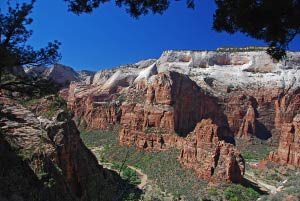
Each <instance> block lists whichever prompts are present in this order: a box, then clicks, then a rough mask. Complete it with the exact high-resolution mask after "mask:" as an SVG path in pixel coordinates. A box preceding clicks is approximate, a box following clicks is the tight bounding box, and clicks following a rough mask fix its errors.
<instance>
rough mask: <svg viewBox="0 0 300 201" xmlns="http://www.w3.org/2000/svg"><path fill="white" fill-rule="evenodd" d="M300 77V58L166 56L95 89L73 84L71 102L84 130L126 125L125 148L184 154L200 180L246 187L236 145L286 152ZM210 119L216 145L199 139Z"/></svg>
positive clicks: (100, 80)
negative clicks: (251, 143)
mask: <svg viewBox="0 0 300 201" xmlns="http://www.w3.org/2000/svg"><path fill="white" fill-rule="evenodd" d="M141 63H143V65H141ZM299 69H300V53H298V52H287V58H286V59H285V60H282V61H276V60H273V59H271V58H270V57H269V55H267V54H266V53H265V52H262V51H257V52H234V53H232V52H213V51H165V52H164V53H163V54H162V56H161V57H160V58H159V59H158V60H151V62H150V61H148V60H147V61H145V62H140V63H139V64H133V65H126V66H121V67H119V68H116V69H112V70H105V71H100V72H98V73H96V75H95V77H94V80H93V84H90V85H86V84H83V83H72V84H71V85H70V88H69V92H68V96H67V97H66V99H67V100H68V106H69V108H70V109H72V110H73V111H74V115H75V119H76V120H77V124H78V125H81V126H84V127H86V128H88V129H98V128H100V129H103V128H108V127H109V126H111V125H115V124H121V129H120V133H119V142H120V143H121V144H124V145H130V146H137V147H139V148H141V149H146V150H149V151H152V150H164V149H167V148H169V147H177V148H179V149H181V150H182V153H181V155H180V157H179V160H180V161H181V162H182V164H183V166H184V167H186V168H190V169H194V170H195V172H196V173H197V175H198V176H199V177H201V178H204V179H206V180H215V179H217V178H221V177H224V181H231V182H239V181H240V180H241V177H242V175H243V171H244V166H243V163H244V162H243V159H242V157H241V156H240V154H239V152H238V150H236V149H235V148H234V144H235V142H234V137H237V138H245V139H247V140H252V139H255V138H258V139H261V140H269V141H270V142H271V143H272V144H273V145H278V144H279V147H280V146H281V145H280V143H282V141H283V139H284V136H285V135H287V134H286V130H288V129H285V127H286V125H287V124H290V123H292V121H293V118H294V117H295V116H296V115H297V114H300V107H299V106H300V104H299V92H300V90H299V87H300V80H299V79H300V72H299V71H298V70H299ZM209 119H210V121H211V123H208V122H206V123H208V125H210V126H211V127H212V130H213V128H214V126H216V127H217V128H218V129H217V130H218V132H217V133H214V135H217V136H218V137H217V138H215V137H212V139H217V141H213V140H209V141H207V140H206V138H205V137H202V138H203V139H202V138H201V137H199V135H200V134H199V132H200V133H203V132H202V131H199V129H198V130H197V125H199V124H203V120H209ZM212 125H214V126H212ZM200 130H201V129H200ZM204 133H206V135H207V136H214V135H212V134H211V132H210V131H205V132H204ZM197 136H198V137H197ZM288 141H289V142H290V141H291V140H288ZM204 142H205V143H208V147H210V149H208V148H207V146H204V145H203V143H204ZM206 149H208V151H207V150H206ZM279 149H280V148H279ZM205 150H206V152H208V153H206V154H204V153H205ZM217 155H219V158H218V160H217V159H216V157H215V156H217ZM279 155H280V154H279ZM201 156H203V157H204V158H201ZM211 157H213V158H214V157H215V159H214V160H212V159H211ZM278 157H279V158H280V157H281V156H278ZM278 157H277V158H276V157H275V156H274V157H271V158H272V160H275V161H278V160H279V159H278ZM280 160H281V159H280ZM293 160H294V159H293ZM201 161H205V164H203V163H201ZM285 163H289V162H288V160H286V162H285ZM293 163H294V164H295V162H293ZM204 167H205V168H204ZM216 167H222V168H220V169H219V168H216ZM203 168H204V169H203ZM215 169H217V170H218V171H215ZM234 172H238V174H237V175H234ZM221 175H223V176H221Z"/></svg>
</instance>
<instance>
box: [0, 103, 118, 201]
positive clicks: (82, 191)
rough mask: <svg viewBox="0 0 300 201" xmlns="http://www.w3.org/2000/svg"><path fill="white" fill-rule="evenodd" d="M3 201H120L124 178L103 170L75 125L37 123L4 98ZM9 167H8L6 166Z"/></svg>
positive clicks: (0, 121)
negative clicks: (118, 200)
mask: <svg viewBox="0 0 300 201" xmlns="http://www.w3.org/2000/svg"><path fill="white" fill-rule="evenodd" d="M0 124H1V136H0V150H1V153H0V158H1V161H2V162H1V163H0V167H1V171H2V177H1V182H0V183H1V184H0V185H1V191H0V198H1V200H2V198H3V199H12V196H14V197H18V198H19V199H18V200H49V201H50V200H51V201H52V200H70V201H71V200H75V201H76V200H82V201H88V200H116V199H117V197H120V191H119V187H118V185H122V180H121V179H120V177H119V176H118V175H117V174H116V173H113V172H111V171H109V170H106V169H104V168H103V167H102V166H100V165H98V162H97V159H96V158H95V156H94V155H93V154H92V153H91V152H90V151H89V150H88V149H87V148H86V147H85V145H84V144H83V143H82V141H81V139H80V133H79V131H78V130H77V128H76V125H75V124H74V122H73V121H72V120H66V121H50V120H47V119H44V118H41V117H38V118H37V117H36V116H35V115H34V114H33V113H32V112H30V111H28V110H27V109H25V108H24V107H22V106H21V105H19V104H17V103H14V101H13V100H11V99H6V98H3V97H1V119H0ZM4 161H5V162H4Z"/></svg>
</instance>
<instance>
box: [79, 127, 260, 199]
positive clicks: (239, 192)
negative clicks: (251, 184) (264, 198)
mask: <svg viewBox="0 0 300 201" xmlns="http://www.w3.org/2000/svg"><path fill="white" fill-rule="evenodd" d="M81 138H82V140H83V141H84V143H85V144H86V145H87V146H88V147H89V148H94V147H102V149H101V150H99V151H97V152H96V153H97V154H96V156H97V157H98V159H99V160H100V161H105V162H109V163H112V166H111V168H112V169H115V170H116V171H117V172H119V170H120V168H121V164H122V163H123V162H124V159H125V158H127V159H126V161H125V165H124V167H125V168H124V169H123V171H122V174H121V176H122V177H123V178H127V179H128V180H129V181H130V182H131V183H134V182H135V181H134V180H135V179H136V177H135V176H136V173H133V172H134V171H132V170H131V169H130V168H128V167H127V166H128V165H131V166H134V167H137V168H139V169H141V170H142V171H143V172H144V173H145V174H147V176H148V179H149V180H151V182H153V183H155V184H157V185H158V186H159V188H160V189H161V191H166V192H168V193H169V194H171V195H172V196H173V200H180V199H182V198H184V199H185V200H191V201H192V200H199V198H205V199H207V200H224V199H225V197H224V192H225V190H227V191H226V192H227V193H228V195H232V197H233V198H232V199H235V197H234V196H236V198H238V200H243V199H244V200H249V201H251V200H256V199H257V198H258V195H259V194H258V193H257V192H256V191H254V190H253V189H250V188H246V187H243V186H241V185H235V184H224V185H220V186H218V188H213V189H208V190H206V187H207V182H205V181H203V180H201V179H198V178H197V177H196V176H195V173H194V172H193V171H190V170H184V169H183V168H182V167H181V165H180V163H179V162H178V161H177V157H178V154H179V150H177V149H169V150H166V151H163V152H145V151H143V150H138V149H136V148H135V147H128V146H121V145H119V144H118V127H115V128H114V129H111V130H107V131H104V130H99V131H86V130H82V131H81ZM126 155H128V157H126ZM126 167H127V168H128V170H127V168H126ZM232 189H234V190H232ZM230 192H231V194H230ZM158 194H161V192H159V193H158V192H154V191H153V195H152V196H151V199H152V200H159V199H158V197H159V196H158ZM127 200H130V198H129V197H128V199H127Z"/></svg>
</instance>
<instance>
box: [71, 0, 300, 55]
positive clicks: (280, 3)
mask: <svg viewBox="0 0 300 201" xmlns="http://www.w3.org/2000/svg"><path fill="white" fill-rule="evenodd" d="M65 1H66V2H67V3H68V5H69V10H70V11H72V12H74V13H76V14H81V13H90V12H92V11H93V10H94V9H95V8H97V7H99V6H100V5H101V4H103V3H105V2H108V1H110V0H65ZM215 2H216V5H217V9H216V11H215V14H214V22H213V29H214V30H216V31H219V32H221V31H225V32H228V33H231V34H233V33H236V32H242V33H244V34H246V35H248V36H250V37H252V38H256V39H259V40H263V41H265V42H267V43H268V44H269V45H270V49H269V50H268V53H269V54H270V55H271V56H272V57H273V58H277V59H278V58H279V59H280V58H282V57H283V56H285V51H284V50H285V49H287V48H288V44H289V43H290V42H291V41H292V40H293V39H294V37H295V36H296V35H297V34H299V33H300V20H299V19H300V0H276V1H274V0H215ZM115 3H116V5H117V6H118V7H121V6H125V7H126V10H127V12H128V13H129V14H130V15H131V16H133V17H136V18H137V17H139V16H141V15H145V14H148V13H149V12H151V11H152V13H159V14H162V13H163V12H164V11H165V10H166V9H168V7H169V4H170V1H169V0H153V1H151V0H116V1H115ZM186 4H187V7H188V8H194V6H195V5H194V0H187V1H186ZM200 6H201V5H200Z"/></svg>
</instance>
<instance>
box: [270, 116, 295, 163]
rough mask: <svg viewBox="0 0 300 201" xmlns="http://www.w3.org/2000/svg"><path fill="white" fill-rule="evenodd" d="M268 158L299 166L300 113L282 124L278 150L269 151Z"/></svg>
mask: <svg viewBox="0 0 300 201" xmlns="http://www.w3.org/2000/svg"><path fill="white" fill-rule="evenodd" d="M269 159H270V160H272V161H275V162H278V163H280V164H290V165H294V166H297V167H300V114H298V115H296V116H295V117H294V119H293V121H292V123H284V124H283V125H282V127H281V136H280V141H279V146H278V150H277V151H275V152H271V153H270V156H269Z"/></svg>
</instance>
